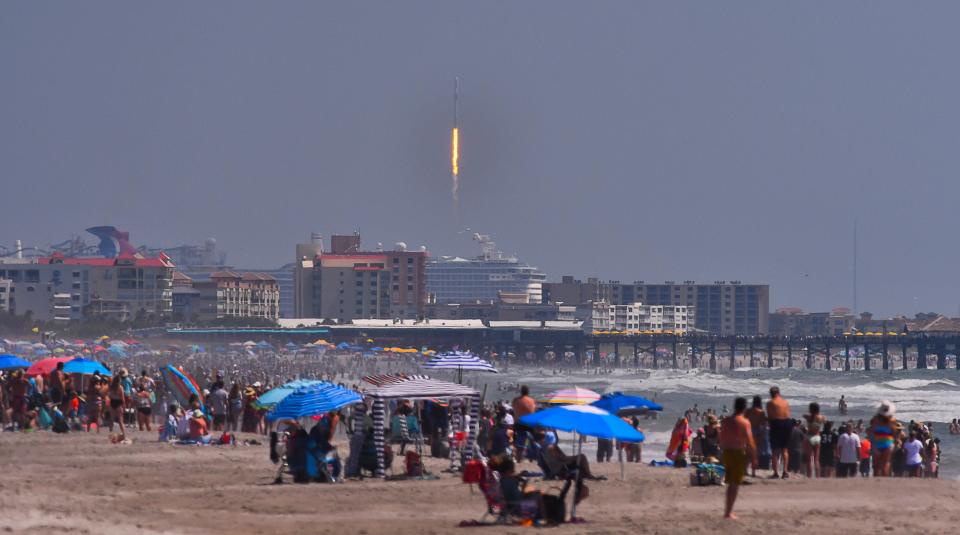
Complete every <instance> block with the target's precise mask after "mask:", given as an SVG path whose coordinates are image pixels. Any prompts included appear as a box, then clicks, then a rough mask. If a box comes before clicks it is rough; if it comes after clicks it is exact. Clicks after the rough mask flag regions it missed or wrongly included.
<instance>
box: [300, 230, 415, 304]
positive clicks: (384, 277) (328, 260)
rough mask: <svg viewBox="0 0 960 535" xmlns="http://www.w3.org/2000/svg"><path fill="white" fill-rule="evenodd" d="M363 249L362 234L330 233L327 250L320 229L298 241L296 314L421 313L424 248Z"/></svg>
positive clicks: (398, 246)
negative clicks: (409, 249) (413, 249)
mask: <svg viewBox="0 0 960 535" xmlns="http://www.w3.org/2000/svg"><path fill="white" fill-rule="evenodd" d="M377 249H378V250H376V251H362V250H361V249H360V236H359V234H353V235H342V236H340V235H338V236H333V237H332V239H331V250H330V251H329V252H326V251H324V250H323V239H322V237H320V236H319V235H317V234H314V235H313V236H311V242H310V243H307V244H298V245H297V248H296V254H297V261H296V264H295V265H294V291H293V294H294V314H295V315H296V317H298V318H315V319H324V320H335V321H338V322H345V321H351V320H354V319H397V318H399V319H419V318H422V317H423V316H424V313H425V306H426V302H427V289H426V284H425V281H426V262H427V256H428V254H427V252H426V250H425V248H421V249H420V250H418V251H408V250H407V246H406V244H405V243H402V242H398V243H397V244H396V245H395V246H394V248H393V250H383V248H382V247H379V246H378V247H377Z"/></svg>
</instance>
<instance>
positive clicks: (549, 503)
mask: <svg viewBox="0 0 960 535" xmlns="http://www.w3.org/2000/svg"><path fill="white" fill-rule="evenodd" d="M566 518H567V504H566V502H564V500H563V498H561V497H560V496H554V495H553V494H544V495H543V520H544V521H545V522H546V523H547V524H549V525H557V524H563V522H564V521H565V520H566Z"/></svg>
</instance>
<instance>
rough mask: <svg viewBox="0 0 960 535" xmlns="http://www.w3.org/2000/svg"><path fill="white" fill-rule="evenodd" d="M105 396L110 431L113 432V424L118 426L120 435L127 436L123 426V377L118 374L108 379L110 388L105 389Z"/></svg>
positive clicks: (124, 400)
mask: <svg viewBox="0 0 960 535" xmlns="http://www.w3.org/2000/svg"><path fill="white" fill-rule="evenodd" d="M107 398H108V399H109V400H110V432H111V433H112V432H113V424H118V425H119V426H120V436H121V437H122V438H123V439H126V438H127V433H126V430H125V429H124V428H123V409H124V407H125V406H126V401H127V399H126V395H124V393H123V378H122V377H121V376H120V375H119V374H118V375H114V376H113V380H112V381H110V388H109V389H108V390H107Z"/></svg>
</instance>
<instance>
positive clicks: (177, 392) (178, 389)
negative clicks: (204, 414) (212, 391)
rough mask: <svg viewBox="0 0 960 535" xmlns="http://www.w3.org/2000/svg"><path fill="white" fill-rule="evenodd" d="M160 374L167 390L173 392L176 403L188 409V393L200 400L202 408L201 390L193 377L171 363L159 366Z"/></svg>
mask: <svg viewBox="0 0 960 535" xmlns="http://www.w3.org/2000/svg"><path fill="white" fill-rule="evenodd" d="M160 375H161V376H162V377H163V382H164V384H166V385H167V390H169V391H170V393H171V394H173V397H174V399H176V400H177V403H179V404H180V406H181V407H184V408H186V409H189V408H190V395H191V394H194V395H196V396H197V399H198V400H199V401H200V407H201V408H203V390H201V389H200V385H198V384H197V382H196V381H195V380H194V379H193V377H190V376H189V375H188V374H187V373H186V372H183V371H181V370H178V369H177V368H174V367H173V365H172V364H168V365H166V366H164V367H163V368H160Z"/></svg>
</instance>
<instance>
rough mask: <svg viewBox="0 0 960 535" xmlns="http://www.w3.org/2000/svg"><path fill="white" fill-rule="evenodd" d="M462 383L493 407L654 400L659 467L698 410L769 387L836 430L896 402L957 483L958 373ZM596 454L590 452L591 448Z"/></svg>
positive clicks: (780, 373) (545, 375) (650, 424)
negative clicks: (618, 395)
mask: <svg viewBox="0 0 960 535" xmlns="http://www.w3.org/2000/svg"><path fill="white" fill-rule="evenodd" d="M465 379H466V380H465V382H468V383H471V384H473V385H475V386H477V387H478V388H481V389H482V388H484V385H485V386H486V392H487V394H486V397H487V399H488V400H497V399H511V398H512V397H513V396H515V395H516V393H517V390H518V387H517V385H519V384H527V385H529V386H530V389H531V391H532V393H533V394H534V396H535V397H536V396H538V395H542V394H545V393H547V392H549V391H551V390H555V389H558V388H564V387H569V386H580V387H583V388H589V389H591V390H594V391H596V392H598V393H606V392H616V391H623V392H627V393H634V394H640V395H643V396H646V397H649V398H652V399H655V400H656V401H658V402H659V403H661V404H662V405H663V406H664V411H663V413H661V414H660V415H659V417H658V419H656V420H642V421H641V428H642V430H643V431H644V434H645V435H646V437H647V440H646V441H645V444H644V455H643V458H644V460H645V461H649V460H651V459H654V458H656V459H662V458H663V457H664V453H665V450H666V445H667V442H668V440H669V437H670V431H671V430H672V428H673V424H674V423H675V422H676V420H677V418H679V417H680V416H682V415H683V413H684V411H685V410H686V409H689V408H691V407H693V406H694V404H697V405H698V406H699V408H700V410H701V411H705V410H706V409H707V408H711V407H712V408H713V409H714V410H715V411H717V412H718V413H719V412H721V411H722V409H723V407H724V406H726V407H727V408H728V409H732V407H733V401H734V398H735V397H737V396H743V397H746V398H747V400H748V401H749V400H750V398H752V397H753V396H754V395H760V396H761V397H762V398H763V400H764V402H766V401H767V399H768V397H769V394H768V391H769V389H770V387H771V386H773V385H777V386H779V387H780V390H781V393H782V394H783V396H784V397H785V398H786V399H787V401H789V402H790V405H791V408H792V412H793V415H794V417H795V418H799V417H801V416H802V415H803V414H804V413H806V412H807V405H808V404H809V403H810V402H813V401H816V402H818V403H820V407H821V411H822V412H823V413H824V415H825V416H826V417H827V419H828V420H833V421H835V422H837V423H839V422H841V421H846V420H848V419H852V420H854V421H856V420H858V419H863V420H864V422H869V420H870V417H871V416H872V415H873V414H874V412H875V409H876V407H877V405H878V404H879V402H880V401H881V400H889V401H892V402H893V403H894V404H895V405H896V408H897V418H898V419H900V420H901V421H903V422H909V421H910V420H917V421H924V422H933V425H934V430H935V432H936V435H937V436H938V437H939V438H940V440H941V448H942V455H941V458H942V467H941V472H940V473H941V477H948V478H953V479H960V436H953V435H950V434H949V429H948V424H949V422H950V421H951V420H953V419H954V418H960V371H957V370H891V371H882V370H873V371H869V372H867V371H862V370H861V371H852V372H841V371H827V370H796V369H792V370H790V369H767V368H757V369H751V368H738V369H735V370H733V371H729V372H724V373H711V372H709V371H703V370H650V371H639V372H637V371H629V370H615V371H614V372H613V373H609V374H596V373H589V372H579V371H578V372H575V373H571V372H568V371H565V372H563V374H562V375H557V374H555V372H554V371H552V370H549V369H537V368H511V369H510V371H508V372H505V373H501V374H498V375H484V376H472V377H468V378H465ZM841 395H844V396H846V400H847V405H848V414H847V415H846V416H845V417H842V418H841V416H840V414H839V409H838V403H839V400H840V396H841ZM587 449H591V448H589V447H588V448H587Z"/></svg>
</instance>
